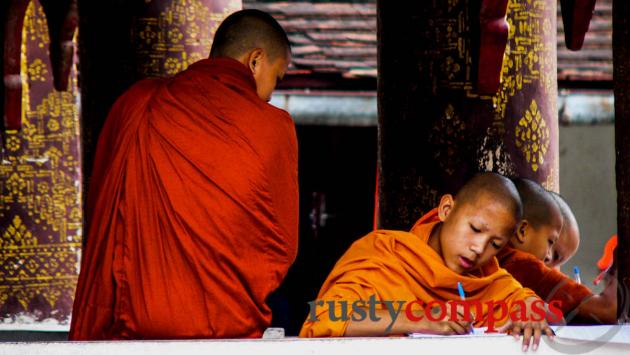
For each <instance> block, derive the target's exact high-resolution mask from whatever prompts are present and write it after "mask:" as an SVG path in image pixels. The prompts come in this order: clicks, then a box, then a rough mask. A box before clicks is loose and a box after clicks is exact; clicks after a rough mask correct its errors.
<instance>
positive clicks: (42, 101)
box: [0, 1, 82, 329]
mask: <svg viewBox="0 0 630 355" xmlns="http://www.w3.org/2000/svg"><path fill="white" fill-rule="evenodd" d="M22 38H23V45H22V58H21V66H22V80H23V93H22V107H23V111H22V129H21V131H19V132H16V131H8V132H6V134H5V136H4V149H3V159H2V163H1V164H0V189H1V190H2V195H1V196H0V235H1V236H2V244H1V245H2V248H1V250H0V260H2V263H1V266H0V307H1V308H2V318H0V324H2V323H10V322H21V323H22V324H24V323H27V324H32V325H34V329H37V328H36V324H37V323H38V322H40V321H44V320H47V319H55V320H56V321H57V323H58V324H60V325H61V327H67V325H68V321H69V315H70V312H71V310H72V299H73V297H74V291H75V287H76V283H77V277H78V264H79V255H80V249H81V228H82V213H81V204H80V201H81V184H80V156H79V113H78V105H77V100H78V97H79V96H78V89H77V76H76V69H75V68H73V70H72V73H71V81H70V85H69V86H70V88H69V91H67V92H57V91H55V90H54V89H53V86H52V85H53V84H52V76H51V72H52V70H51V68H50V59H49V57H48V45H49V38H48V29H47V24H46V18H45V16H44V13H43V10H42V8H41V5H40V4H39V3H38V2H36V1H33V2H31V4H30V5H29V7H28V10H27V12H26V18H25V22H24V29H23V32H22ZM75 43H76V39H75Z"/></svg>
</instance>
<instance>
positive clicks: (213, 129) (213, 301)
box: [70, 58, 298, 340]
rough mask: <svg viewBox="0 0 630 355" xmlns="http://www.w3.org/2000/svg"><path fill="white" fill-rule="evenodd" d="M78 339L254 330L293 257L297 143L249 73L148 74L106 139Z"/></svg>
mask: <svg viewBox="0 0 630 355" xmlns="http://www.w3.org/2000/svg"><path fill="white" fill-rule="evenodd" d="M86 210H87V215H86V218H87V222H88V229H89V230H88V235H87V245H86V248H85V250H84V252H83V260H82V264H81V273H80V276H79V283H78V287H77V292H76V297H75V303H74V310H73V316H72V323H71V329H70V339H72V340H79V339H81V340H84V339H148V338H198V337H213V338H215V337H258V336H260V335H261V334H262V332H263V331H264V329H265V328H266V327H267V326H268V325H269V324H270V321H271V311H270V309H269V307H268V306H267V305H266V304H265V299H266V298H267V296H268V295H269V294H270V293H271V292H272V291H273V290H275V289H276V288H277V287H278V286H279V285H280V283H281V281H282V279H283V278H284V276H285V274H286V272H287V270H288V268H289V266H290V265H291V263H292V262H293V260H294V259H295V256H296V253H297V234H298V229H297V227H298V225H297V223H298V187H297V140H296V135H295V126H294V124H293V121H292V120H291V117H290V116H289V115H288V114H287V113H286V112H285V111H282V110H280V109H277V108H275V107H273V106H271V105H269V104H268V103H266V102H264V101H263V100H261V99H259V98H258V96H257V94H256V84H255V81H254V78H253V76H252V75H251V73H250V72H249V70H248V69H247V68H246V67H245V66H244V65H242V64H241V63H239V62H237V61H235V60H233V59H228V58H219V59H206V60H202V61H199V62H197V63H195V64H193V65H192V66H190V67H189V68H188V69H187V70H186V71H184V72H182V73H180V74H178V75H177V76H176V77H174V78H171V79H166V80H162V79H161V80H155V79H154V80H145V81H141V82H139V83H138V84H136V85H134V86H133V87H132V88H131V89H130V90H129V91H128V92H127V93H125V94H124V95H123V96H122V97H121V98H120V99H119V100H118V101H117V102H116V104H115V105H114V107H113V108H112V111H111V112H110V114H109V116H108V119H107V121H106V124H105V126H104V128H103V131H102V133H101V135H100V138H99V143H98V147H97V152H96V158H95V167H94V171H93V177H92V179H91V183H90V191H89V194H88V203H87V208H86Z"/></svg>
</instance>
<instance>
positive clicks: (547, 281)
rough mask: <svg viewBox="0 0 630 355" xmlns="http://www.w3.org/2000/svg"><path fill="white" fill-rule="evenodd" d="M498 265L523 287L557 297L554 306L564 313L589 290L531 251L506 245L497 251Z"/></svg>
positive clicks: (545, 297)
mask: <svg viewBox="0 0 630 355" xmlns="http://www.w3.org/2000/svg"><path fill="white" fill-rule="evenodd" d="M497 259H498V260H499V265H501V267H502V268H504V269H506V270H507V271H508V272H509V273H510V274H512V275H513V276H514V278H515V279H516V280H518V282H520V283H521V284H522V285H523V286H524V287H527V288H530V289H532V290H533V291H534V292H536V294H537V295H538V296H539V297H540V298H542V299H543V300H544V301H545V302H547V303H549V302H551V301H560V305H558V307H557V308H560V309H561V310H562V313H564V314H567V313H568V312H570V311H572V310H573V309H574V308H575V307H577V306H578V305H579V304H580V302H582V301H583V300H584V299H585V298H586V297H589V296H591V295H592V294H593V293H592V292H591V290H590V289H589V288H588V287H586V286H584V285H581V284H579V283H577V282H575V281H574V280H572V279H571V278H570V277H568V276H567V275H565V274H563V273H561V272H560V271H558V270H555V269H553V268H550V267H548V266H547V265H545V263H543V262H542V261H541V260H539V259H538V258H536V257H535V256H533V255H532V254H529V253H526V252H524V251H521V250H518V249H515V248H513V247H511V246H509V245H508V246H506V247H505V248H503V249H501V251H500V252H499V254H497Z"/></svg>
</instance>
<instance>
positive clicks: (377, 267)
mask: <svg viewBox="0 0 630 355" xmlns="http://www.w3.org/2000/svg"><path fill="white" fill-rule="evenodd" d="M438 223H439V220H438V218H437V210H435V209H434V210H433V211H431V212H429V213H428V214H426V215H425V216H423V217H422V218H421V219H420V220H419V221H418V222H417V223H416V225H415V226H414V228H413V229H412V231H411V232H402V231H390V230H377V231H374V232H371V233H370V234H368V235H366V236H365V237H363V238H361V239H359V240H357V241H356V242H355V243H354V244H352V246H351V247H350V248H349V249H348V251H346V253H345V254H344V255H343V256H342V257H341V259H339V261H338V262H337V264H336V265H335V267H334V268H333V270H332V272H331V273H330V275H328V278H327V279H326V281H325V282H324V285H323V286H322V288H321V290H320V291H319V294H318V296H317V300H324V301H327V300H335V301H336V302H335V313H334V314H335V315H336V316H337V317H339V316H340V314H341V313H340V312H341V311H342V307H341V304H340V303H339V301H341V300H346V301H348V307H347V309H346V311H347V312H346V314H347V316H348V318H350V316H351V314H352V307H350V304H352V302H353V301H354V300H365V301H367V300H368V299H369V298H370V296H371V295H375V297H376V299H377V300H378V301H383V300H391V301H406V302H411V301H414V300H420V301H423V302H425V304H426V303H428V302H430V301H432V300H440V301H459V300H460V296H459V293H458V290H457V282H461V283H462V286H463V287H464V290H466V296H467V298H466V299H467V301H475V300H478V301H480V302H482V303H485V302H487V301H491V300H492V301H494V302H496V303H499V302H502V301H505V302H506V303H507V305H508V307H510V306H511V304H512V303H513V302H515V301H518V300H524V299H526V298H528V297H532V296H535V294H534V292H533V291H531V290H529V289H527V288H523V287H522V286H521V284H519V283H518V282H517V281H516V280H515V279H514V278H513V277H512V276H511V275H510V274H509V273H508V272H507V271H505V270H504V269H501V268H500V267H499V265H498V263H497V260H496V258H492V260H491V261H490V262H489V263H487V264H486V265H484V266H483V267H482V269H481V270H479V272H478V274H477V275H460V274H457V273H455V272H454V271H452V270H451V269H449V268H448V267H447V266H446V265H445V264H444V261H443V260H442V257H441V256H440V255H438V254H437V253H436V252H435V250H433V249H432V248H431V247H430V246H429V245H428V244H427V241H428V239H429V236H430V234H431V231H432V230H433V228H434V227H435V226H436V225H437V224H438ZM381 308H384V307H381ZM473 309H474V307H473ZM494 312H495V315H494V317H495V319H500V318H501V322H499V321H497V324H500V323H502V322H504V321H505V320H507V316H506V317H501V314H499V313H500V312H502V311H501V309H499V307H497V308H495V309H494ZM315 314H316V315H317V319H318V320H317V321H309V319H308V318H307V320H306V321H305V322H304V325H303V326H302V330H301V331H300V336H301V337H326V336H331V337H338V336H343V335H344V333H345V331H346V328H347V326H348V323H349V320H347V321H331V320H330V319H329V311H328V304H327V303H326V302H324V305H323V306H319V307H317V308H316V313H315ZM487 315H488V314H487V309H486V307H483V314H481V316H480V319H479V322H477V323H475V326H485V325H487V324H486V321H487ZM399 316H400V317H405V314H404V308H403V311H401V314H400V315H399ZM364 321H369V320H368V319H366V320H364Z"/></svg>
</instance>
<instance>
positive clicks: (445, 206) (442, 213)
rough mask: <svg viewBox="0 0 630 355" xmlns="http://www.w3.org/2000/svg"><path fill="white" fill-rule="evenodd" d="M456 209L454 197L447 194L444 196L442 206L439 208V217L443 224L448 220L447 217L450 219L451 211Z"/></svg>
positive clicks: (441, 200)
mask: <svg viewBox="0 0 630 355" xmlns="http://www.w3.org/2000/svg"><path fill="white" fill-rule="evenodd" d="M454 207H455V199H454V198H453V195H451V194H446V195H444V196H442V198H441V199H440V205H439V206H438V217H439V218H440V221H441V222H444V221H445V220H446V217H448V215H449V214H450V213H451V211H453V208H454Z"/></svg>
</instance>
